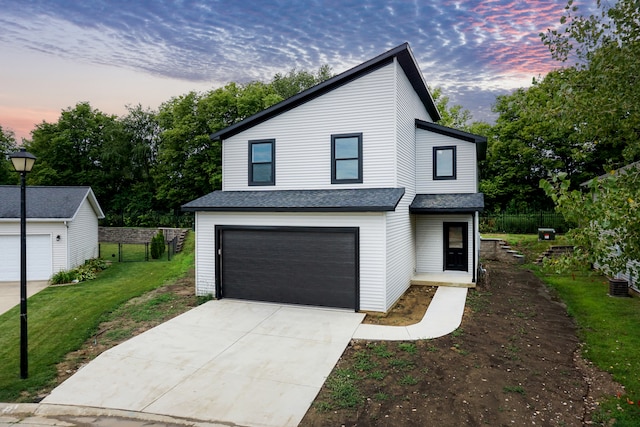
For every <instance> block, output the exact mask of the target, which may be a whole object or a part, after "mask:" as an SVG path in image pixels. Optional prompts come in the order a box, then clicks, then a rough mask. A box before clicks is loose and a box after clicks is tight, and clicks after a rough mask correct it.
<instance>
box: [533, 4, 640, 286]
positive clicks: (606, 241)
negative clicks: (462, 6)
mask: <svg viewBox="0 0 640 427" xmlns="http://www.w3.org/2000/svg"><path fill="white" fill-rule="evenodd" d="M596 4H597V7H598V12H597V13H594V14H591V15H589V16H584V15H581V14H580V13H579V11H578V8H577V7H576V6H574V5H573V1H572V0H569V2H568V3H567V6H566V8H565V12H564V14H563V15H562V17H561V19H560V22H561V24H562V25H563V27H562V28H561V29H560V30H549V31H548V32H547V33H545V34H541V37H542V40H543V42H544V43H545V44H546V45H547V46H548V47H549V50H550V51H551V54H552V56H553V57H554V58H556V59H558V60H559V61H563V62H567V61H574V65H573V66H572V67H570V69H572V70H574V73H575V76H576V78H574V79H572V80H571V81H569V82H568V83H567V85H566V87H565V88H564V98H565V103H564V109H562V110H560V114H563V115H565V116H566V117H569V118H570V119H569V120H570V122H571V123H572V124H573V126H574V129H575V133H576V134H577V135H579V137H580V138H581V140H582V142H583V144H584V147H585V151H586V150H589V149H592V151H593V155H592V159H600V161H601V163H600V165H598V164H597V163H595V162H594V163H595V164H592V165H591V166H592V167H591V168H590V169H589V170H593V169H594V167H593V166H596V167H597V166H600V167H601V165H602V164H605V165H607V168H608V169H607V170H612V169H613V166H620V165H622V164H625V163H631V162H632V161H634V160H637V159H638V158H639V157H640V85H639V84H638V83H639V79H640V8H639V7H638V2H637V1H635V0H618V1H617V2H615V3H614V4H613V5H611V4H610V3H609V2H601V1H600V0H598V2H597V3H596ZM635 165H637V163H635ZM603 169H604V168H602V169H600V171H602V170H603ZM596 170H597V168H596ZM639 174H640V172H639V171H638V168H637V167H635V168H625V169H624V172H621V173H613V174H609V176H607V177H605V178H601V179H595V180H593V181H591V184H590V185H589V188H588V190H589V191H588V192H581V191H578V190H572V188H571V185H570V181H569V180H568V179H567V177H566V176H565V175H564V174H559V175H557V176H554V177H553V178H551V180H550V181H551V182H549V181H546V180H542V181H541V182H540V186H541V187H542V188H543V189H544V190H545V192H546V193H547V194H549V195H550V196H551V197H552V198H553V200H554V202H555V203H556V207H557V209H558V210H559V211H560V212H562V214H563V215H564V216H565V218H566V219H568V220H570V221H574V222H576V223H577V224H579V227H578V228H576V229H575V230H573V231H572V232H571V237H572V238H573V240H574V242H575V244H576V245H578V247H579V248H580V250H579V251H578V252H577V254H576V257H574V259H580V260H583V261H590V262H598V263H599V264H600V266H601V267H603V268H604V269H605V272H606V273H607V274H612V273H615V272H618V271H622V270H625V269H626V267H627V265H628V263H629V262H630V261H632V260H635V261H636V263H631V264H629V266H630V267H631V268H632V269H634V270H635V275H636V276H637V274H638V273H639V271H638V264H637V261H638V260H640V229H639V227H640V217H639V216H638V215H639V214H638V212H639V211H640V210H639V209H638V201H639V200H640V194H639V191H640V178H639ZM596 175H599V173H594V176H596Z"/></svg>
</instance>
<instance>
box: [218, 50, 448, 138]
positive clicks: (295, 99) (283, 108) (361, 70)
mask: <svg viewBox="0 0 640 427" xmlns="http://www.w3.org/2000/svg"><path fill="white" fill-rule="evenodd" d="M394 58H396V59H397V60H398V64H400V66H401V67H402V69H403V70H404V73H405V74H406V75H407V78H408V79H409V82H410V83H411V86H412V87H413V90H415V91H416V93H417V94H418V97H419V98H420V101H422V104H423V105H424V106H425V108H426V109H427V111H428V112H429V115H430V116H431V120H433V121H434V122H437V121H438V120H440V118H441V116H440V113H439V112H438V108H437V107H436V104H435V102H434V100H433V97H432V96H431V93H429V89H428V88H427V84H426V83H425V81H424V78H423V76H422V72H421V71H420V69H419V68H418V64H417V63H416V60H415V58H414V56H413V53H412V52H411V48H410V47H409V43H403V44H401V45H400V46H397V47H395V48H393V49H391V50H389V51H387V52H385V53H383V54H381V55H378V56H376V57H375V58H373V59H370V60H369V61H367V62H364V63H362V64H360V65H358V66H356V67H354V68H351V69H350V70H347V71H345V72H344V73H341V74H338V75H337V76H334V77H332V78H330V79H329V80H325V81H324V82H322V83H320V84H317V85H316V86H313V87H311V88H309V89H307V90H305V91H303V92H300V93H299V94H297V95H294V96H292V97H291V98H288V99H285V100H284V101H282V102H279V103H277V104H275V105H273V106H271V107H269V108H267V109H266V110H263V111H261V112H259V113H257V114H254V115H253V116H251V117H248V118H246V119H244V120H242V121H241V122H238V123H236V124H233V125H231V126H229V127H226V128H224V129H222V130H220V131H218V132H216V133H214V134H212V135H211V139H213V140H224V139H227V138H229V137H231V136H233V135H236V134H238V133H240V132H242V131H244V130H246V129H249V128H251V127H253V126H255V125H258V124H260V123H262V122H264V121H266V120H269V119H271V118H272V117H275V116H277V115H279V114H282V113H285V112H287V111H289V110H291V109H293V108H295V107H297V106H299V105H302V104H304V103H306V102H309V101H311V100H313V99H315V98H317V97H319V96H321V95H324V94H326V93H327V92H330V91H332V90H334V89H337V88H339V87H340V86H343V85H345V84H347V83H349V82H351V81H353V80H356V79H358V78H360V77H362V76H364V75H366V74H368V73H371V72H373V71H375V70H377V69H379V68H382V67H384V66H385V65H388V64H391V63H392V62H393V60H394Z"/></svg>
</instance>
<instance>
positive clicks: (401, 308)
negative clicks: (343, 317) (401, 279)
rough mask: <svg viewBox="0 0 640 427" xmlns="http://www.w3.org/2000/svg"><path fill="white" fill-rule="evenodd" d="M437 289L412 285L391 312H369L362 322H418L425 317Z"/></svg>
mask: <svg viewBox="0 0 640 427" xmlns="http://www.w3.org/2000/svg"><path fill="white" fill-rule="evenodd" d="M437 289H438V288H437V287H435V286H421V285H413V286H410V287H409V289H407V291H406V292H405V293H404V295H402V297H400V299H399V300H398V302H397V303H396V304H395V305H394V306H393V308H392V309H391V310H389V312H387V313H384V314H380V313H367V315H366V317H365V318H364V320H363V321H362V323H368V324H371V325H389V326H407V325H413V324H414V323H418V322H420V321H421V320H422V318H423V317H424V313H425V312H426V311H427V307H429V303H430V302H431V299H432V298H433V295H434V294H435V293H436V290H437Z"/></svg>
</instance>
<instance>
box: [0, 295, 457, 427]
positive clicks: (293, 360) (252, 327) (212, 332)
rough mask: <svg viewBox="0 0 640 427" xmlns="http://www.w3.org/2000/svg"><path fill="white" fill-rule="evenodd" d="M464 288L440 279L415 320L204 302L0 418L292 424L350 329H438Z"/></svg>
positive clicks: (407, 336)
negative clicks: (378, 320)
mask: <svg viewBox="0 0 640 427" xmlns="http://www.w3.org/2000/svg"><path fill="white" fill-rule="evenodd" d="M466 296H467V289H466V288H447V287H439V288H438V290H437V291H436V294H435V295H434V297H433V300H432V301H431V303H430V305H429V307H428V309H427V311H426V313H425V315H424V317H423V319H422V321H421V322H420V323H418V324H416V325H410V326H405V327H397V326H380V325H362V324H361V322H362V319H363V318H364V314H361V313H353V312H348V311H344V310H331V309H321V308H314V307H299V306H283V305H278V304H267V303H255V302H247V301H235V300H220V301H211V302H209V303H207V304H204V305H202V306H200V307H197V308H195V309H193V310H191V311H189V312H187V313H184V314H183V315H181V316H178V317H177V318H175V319H173V320H171V321H169V322H166V323H164V324H162V325H160V326H158V327H156V328H154V329H151V330H150V331H147V332H145V333H144V334H141V335H139V336H137V337H135V338H132V339H131V340H129V341H127V342H125V343H123V344H121V345H119V346H117V347H114V348H112V349H110V350H108V351H107V352H105V353H103V354H102V355H100V356H99V357H97V358H96V359H95V360H94V361H92V362H90V363H89V364H88V365H86V366H85V367H84V368H82V369H81V370H80V371H78V372H77V373H76V374H75V375H73V376H72V377H71V378H69V379H68V380H67V381H65V382H64V383H63V384H61V385H60V386H59V387H57V388H56V389H54V390H53V392H52V393H51V394H50V395H49V396H48V397H47V398H46V399H44V400H43V401H42V403H40V404H32V405H20V404H4V407H3V404H0V427H4V426H5V425H6V426H8V425H14V424H16V423H17V424H21V425H38V426H49V425H64V426H81V425H82V426H86V425H96V426H116V427H117V426H123V427H124V426H127V427H137V426H140V427H142V426H156V427H173V426H182V425H188V426H200V427H209V426H229V425H234V426H295V425H297V424H298V423H299V422H300V420H301V419H302V418H303V417H304V414H305V413H306V411H307V410H308V408H309V407H310V405H311V403H312V402H313V400H314V399H315V397H316V395H317V393H318V392H319V390H320V388H321V387H322V385H323V384H324V381H325V379H326V377H327V376H328V375H329V373H330V372H331V370H332V369H333V367H334V366H335V364H336V362H337V361H338V359H339V358H340V356H341V355H342V353H343V351H344V349H345V347H346V346H347V344H348V343H349V341H350V340H351V338H354V339H366V340H416V339H427V338H435V337H439V336H442V335H446V334H448V333H451V332H453V331H454V330H455V329H456V328H458V327H459V326H460V323H461V321H462V315H463V312H464V307H465V301H466ZM21 413H26V415H21ZM3 423H4V424H3Z"/></svg>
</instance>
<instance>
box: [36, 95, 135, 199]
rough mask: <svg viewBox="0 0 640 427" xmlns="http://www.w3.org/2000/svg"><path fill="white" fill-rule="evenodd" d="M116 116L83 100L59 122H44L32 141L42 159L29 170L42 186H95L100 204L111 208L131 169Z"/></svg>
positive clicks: (64, 112)
mask: <svg viewBox="0 0 640 427" xmlns="http://www.w3.org/2000/svg"><path fill="white" fill-rule="evenodd" d="M122 143H123V132H122V128H121V126H120V124H119V123H118V121H117V119H116V117H115V116H110V115H106V114H104V113H102V112H100V111H98V110H95V109H93V108H91V106H90V105H89V103H87V102H82V103H79V104H77V105H76V106H75V107H74V108H69V109H66V110H63V111H62V113H61V115H60V118H59V119H58V122H57V123H47V122H42V123H40V124H38V125H37V126H36V129H35V130H34V131H33V132H32V140H31V141H27V143H26V146H27V150H28V151H30V152H31V153H33V154H34V155H35V156H36V157H37V158H38V161H37V162H36V163H35V165H34V167H33V171H32V172H31V173H30V174H29V175H30V181H31V183H33V184H36V185H87V186H91V187H92V188H93V190H94V192H95V194H96V197H97V198H98V200H99V202H100V204H101V205H102V206H103V207H104V208H106V209H109V208H110V207H111V203H112V201H113V198H114V196H115V195H116V194H118V193H119V192H120V191H122V190H123V188H124V186H123V185H122V183H123V181H124V180H126V179H127V177H128V175H129V174H130V168H129V167H128V164H127V163H128V161H129V159H128V155H129V153H128V152H127V150H126V149H125V148H123V144H122Z"/></svg>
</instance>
